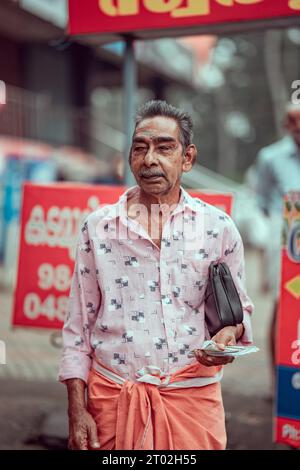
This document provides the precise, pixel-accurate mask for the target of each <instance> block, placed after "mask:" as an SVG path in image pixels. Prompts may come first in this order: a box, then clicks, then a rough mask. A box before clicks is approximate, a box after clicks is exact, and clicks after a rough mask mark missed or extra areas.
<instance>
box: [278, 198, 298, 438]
mask: <svg viewBox="0 0 300 470" xmlns="http://www.w3.org/2000/svg"><path fill="white" fill-rule="evenodd" d="M281 260H282V266H281V291H280V307H279V312H278V317H279V318H278V324H277V354H276V363H277V387H276V388H277V393H276V395H277V396H276V419H275V439H276V441H277V442H283V443H285V444H288V445H290V446H293V447H300V193H297V192H295V193H290V194H288V195H287V196H286V197H285V200H284V228H283V248H282V257H281Z"/></svg>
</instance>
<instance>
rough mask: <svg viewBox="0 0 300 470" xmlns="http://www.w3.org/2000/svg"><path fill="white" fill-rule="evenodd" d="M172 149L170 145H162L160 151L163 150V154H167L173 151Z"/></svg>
mask: <svg viewBox="0 0 300 470" xmlns="http://www.w3.org/2000/svg"><path fill="white" fill-rule="evenodd" d="M171 149H172V147H170V146H169V145H160V146H159V150H162V151H163V152H167V151H168V150H171Z"/></svg>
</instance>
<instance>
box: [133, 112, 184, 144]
mask: <svg viewBox="0 0 300 470" xmlns="http://www.w3.org/2000/svg"><path fill="white" fill-rule="evenodd" d="M159 136H161V137H170V138H173V139H176V140H177V139H178V138H179V128H178V124H177V122H176V121H175V120H174V119H172V118H168V117H164V116H155V117H153V118H146V119H143V120H142V121H141V122H140V123H139V124H138V125H137V127H136V129H135V133H134V138H136V137H146V138H151V139H157V137H159Z"/></svg>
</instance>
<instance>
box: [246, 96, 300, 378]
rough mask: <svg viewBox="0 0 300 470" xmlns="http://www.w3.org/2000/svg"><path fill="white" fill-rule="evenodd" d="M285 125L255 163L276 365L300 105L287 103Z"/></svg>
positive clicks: (299, 182)
mask: <svg viewBox="0 0 300 470" xmlns="http://www.w3.org/2000/svg"><path fill="white" fill-rule="evenodd" d="M284 126H285V129H286V131H287V135H285V136H284V137H283V138H282V139H280V140H279V141H278V142H275V143H274V144H272V145H269V146H267V147H264V148H263V149H261V150H260V152H259V153H258V155H257V159H256V165H255V168H256V194H257V202H258V205H259V207H260V209H261V211H262V212H263V214H264V215H265V217H266V219H267V223H268V227H269V230H268V232H269V234H268V242H267V244H266V250H265V256H264V258H263V262H264V263H265V265H266V269H265V273H266V279H265V280H264V283H263V287H264V290H265V291H269V292H271V295H272V297H273V313H272V319H271V325H270V334H269V342H270V346H269V347H270V354H271V361H272V365H273V366H274V365H275V350H276V319H277V310H278V297H279V288H280V267H281V234H282V227H283V196H284V194H286V193H287V192H289V191H299V190H300V105H294V104H289V105H288V106H287V108H286V115H285V123H284ZM273 371H274V368H273ZM273 379H274V377H273Z"/></svg>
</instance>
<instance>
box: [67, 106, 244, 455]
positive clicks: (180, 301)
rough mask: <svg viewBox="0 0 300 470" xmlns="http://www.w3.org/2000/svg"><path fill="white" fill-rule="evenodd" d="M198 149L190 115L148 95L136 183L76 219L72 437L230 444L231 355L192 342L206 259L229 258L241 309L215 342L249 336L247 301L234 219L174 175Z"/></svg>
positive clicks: (139, 444)
mask: <svg viewBox="0 0 300 470" xmlns="http://www.w3.org/2000/svg"><path fill="white" fill-rule="evenodd" d="M196 154H197V150H196V147H195V145H194V144H193V143H192V121H191V118H190V117H189V116H188V115H187V114H186V113H184V112H182V111H180V110H178V109H176V108H174V107H172V106H170V105H168V104H167V103H166V102H162V101H150V102H148V103H147V104H145V105H144V107H142V108H141V109H140V112H139V113H138V115H137V119H136V127H135V132H134V135H133V140H132V148H131V152H130V166H131V170H132V172H133V174H134V176H135V179H136V181H137V186H135V187H133V188H130V189H129V190H128V191H127V192H126V193H125V194H124V195H123V196H122V197H121V198H120V200H119V202H118V203H117V204H115V205H112V206H107V207H104V208H102V209H99V210H98V211H96V212H94V213H93V214H91V215H90V216H89V217H88V218H87V220H86V222H85V224H84V225H83V228H82V233H81V239H80V242H79V248H78V252H77V260H76V268H75V272H74V277H73V284H72V288H71V303H70V313H69V316H68V318H67V320H66V323H65V326H64V330H63V338H64V352H63V357H62V360H61V367H60V374H59V378H60V380H61V381H64V382H65V383H66V385H67V388H68V397H69V422H70V439H69V446H70V447H71V448H76V449H78V448H79V449H91V448H93V449H96V448H101V449H147V450H151V449H224V448H225V447H226V432H225V425H224V410H223V404H222V398H221V389H220V380H221V376H222V366H223V365H225V364H228V363H230V362H232V358H229V357H223V358H216V357H212V356H208V355H206V354H205V353H203V352H201V351H199V348H200V347H201V345H202V343H203V341H204V339H205V336H207V332H206V329H205V322H204V292H205V285H206V283H207V275H208V267H209V264H210V263H211V262H212V261H213V260H225V261H226V262H227V263H228V265H229V267H230V269H231V271H232V275H233V278H234V280H235V283H236V286H237V289H238V291H239V294H240V297H241V300H242V304H243V309H244V321H243V324H241V325H237V326H236V327H226V328H224V329H223V330H221V331H220V332H219V333H218V334H217V335H216V336H215V337H214V338H213V339H214V340H215V341H216V343H217V344H218V345H219V348H220V349H224V346H225V345H228V344H235V342H236V341H237V340H240V341H242V342H243V343H249V342H251V341H252V340H251V327H250V321H249V317H250V314H251V312H252V308H253V306H252V303H251V301H250V299H249V298H248V297H247V294H246V292H245V287H244V258H243V245H242V241H241V237H240V235H239V233H238V231H237V229H236V228H235V226H234V224H233V222H232V220H231V219H230V218H229V217H228V216H227V215H226V214H224V213H223V212H221V211H220V210H218V209H216V208H214V207H212V206H210V205H208V204H205V203H203V202H202V201H200V200H196V199H194V198H192V197H191V196H189V195H188V194H187V193H186V191H184V189H183V188H182V187H181V186H180V180H181V176H182V173H183V172H188V171H190V170H191V168H192V166H193V164H194V162H195V159H196ZM124 234H125V236H124ZM192 235H194V236H195V237H194V239H193V236H192ZM192 350H198V351H196V353H195V356H194V357H189V353H190V352H191V351H192ZM86 386H87V402H86V399H85V388H86Z"/></svg>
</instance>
